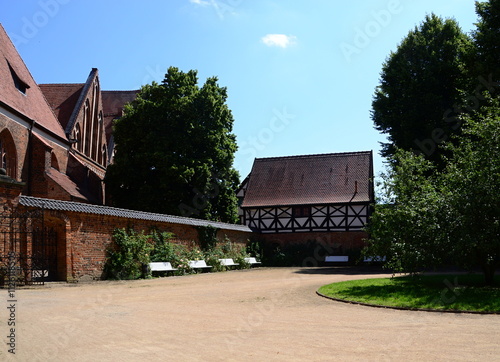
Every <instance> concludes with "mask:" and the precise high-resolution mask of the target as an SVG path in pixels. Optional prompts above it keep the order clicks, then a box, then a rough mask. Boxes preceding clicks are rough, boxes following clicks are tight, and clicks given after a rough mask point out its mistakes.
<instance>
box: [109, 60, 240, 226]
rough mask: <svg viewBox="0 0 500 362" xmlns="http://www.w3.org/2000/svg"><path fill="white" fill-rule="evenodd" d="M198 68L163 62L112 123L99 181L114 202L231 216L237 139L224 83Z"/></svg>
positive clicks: (227, 219)
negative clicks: (111, 153) (157, 78)
mask: <svg viewBox="0 0 500 362" xmlns="http://www.w3.org/2000/svg"><path fill="white" fill-rule="evenodd" d="M197 83H198V79H197V72H196V71H194V70H191V71H189V72H187V73H184V72H182V71H179V70H178V69H177V68H174V67H171V68H169V69H168V72H167V74H166V75H165V79H164V80H163V82H162V84H157V83H155V82H153V83H152V84H151V85H146V86H143V87H142V89H141V91H140V92H139V94H138V96H137V99H136V100H134V101H133V102H132V103H131V104H130V105H127V106H126V107H125V115H124V116H123V117H122V118H120V119H119V120H117V121H116V123H115V124H114V137H115V143H116V149H115V157H114V164H112V165H110V166H109V167H108V170H107V173H106V178H105V181H106V185H107V189H108V191H109V193H110V195H111V198H112V201H113V203H114V204H115V205H116V206H118V207H124V208H129V209H135V210H143V211H149V212H158V213H167V214H172V215H182V216H189V217H197V218H203V219H210V220H220V221H225V222H236V221H237V199H236V196H235V190H236V188H237V187H238V184H239V175H238V172H237V171H236V170H235V169H234V168H233V160H234V153H235V152H236V149H237V145H236V139H235V136H234V134H232V133H231V132H232V127H233V122H234V120H233V116H232V114H231V111H230V110H229V108H228V106H227V104H226V99H227V91H226V88H224V87H220V86H219V85H218V84H217V78H215V77H212V78H208V79H207V80H206V82H205V84H203V86H202V87H201V88H200V87H199V86H198V84H197Z"/></svg>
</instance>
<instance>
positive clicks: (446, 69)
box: [371, 14, 472, 161]
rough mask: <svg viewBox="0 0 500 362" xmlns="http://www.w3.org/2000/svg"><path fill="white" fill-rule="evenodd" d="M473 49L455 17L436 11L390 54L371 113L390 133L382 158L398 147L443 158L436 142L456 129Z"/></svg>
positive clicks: (379, 128) (441, 140)
mask: <svg viewBox="0 0 500 362" xmlns="http://www.w3.org/2000/svg"><path fill="white" fill-rule="evenodd" d="M471 47H472V43H471V39H470V38H469V37H468V36H467V35H466V34H465V33H463V32H462V30H461V29H460V27H459V25H458V24H457V22H456V21H455V20H453V19H445V20H443V19H442V18H440V17H438V16H436V15H434V14H432V15H428V16H426V18H425V20H424V21H423V22H422V23H421V24H420V26H417V27H415V29H414V30H412V31H410V32H409V34H408V35H407V36H406V37H405V38H404V39H403V41H402V42H401V44H400V45H399V46H398V48H397V50H396V51H395V52H392V53H391V54H390V55H389V57H388V59H387V60H386V62H385V63H384V65H383V68H382V72H381V78H380V85H379V86H378V87H377V89H376V91H375V95H374V99H373V103H372V112H371V117H372V120H373V122H374V124H375V128H376V129H377V130H379V131H380V132H382V133H384V134H387V137H388V141H389V142H387V143H384V144H383V145H382V146H383V148H382V152H381V153H382V155H383V156H385V157H388V156H391V155H393V154H394V151H395V148H396V147H397V148H401V149H404V150H413V151H418V152H419V153H423V154H424V155H425V156H426V157H427V158H428V159H430V160H433V161H436V160H439V152H437V151H438V148H437V147H436V146H437V145H438V144H439V143H441V142H443V141H444V140H446V139H447V138H448V137H449V136H450V134H451V133H452V131H453V130H455V129H456V128H457V123H456V120H455V118H454V117H452V115H453V113H454V109H455V108H456V105H457V104H459V105H460V104H462V103H463V102H462V98H463V97H464V94H463V91H466V90H467V89H468V88H469V84H470V78H469V75H468V71H467V67H466V63H467V59H468V57H469V56H470V50H471Z"/></svg>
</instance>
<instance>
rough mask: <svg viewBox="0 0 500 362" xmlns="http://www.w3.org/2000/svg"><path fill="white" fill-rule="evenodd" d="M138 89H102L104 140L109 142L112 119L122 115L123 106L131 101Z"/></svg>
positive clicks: (111, 131)
mask: <svg viewBox="0 0 500 362" xmlns="http://www.w3.org/2000/svg"><path fill="white" fill-rule="evenodd" d="M138 92H139V91H138V90H127V91H102V92H101V94H102V108H103V113H104V129H105V132H106V141H107V142H108V143H109V142H110V138H111V135H112V133H113V120H114V119H116V118H120V117H121V116H122V112H123V107H124V106H125V104H126V103H130V102H132V101H133V100H134V99H135V98H136V97H137V93H138Z"/></svg>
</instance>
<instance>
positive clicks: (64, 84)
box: [39, 83, 85, 87]
mask: <svg viewBox="0 0 500 362" xmlns="http://www.w3.org/2000/svg"><path fill="white" fill-rule="evenodd" d="M47 85H48V86H50V85H57V86H67V87H69V86H75V85H85V83H40V84H39V86H47Z"/></svg>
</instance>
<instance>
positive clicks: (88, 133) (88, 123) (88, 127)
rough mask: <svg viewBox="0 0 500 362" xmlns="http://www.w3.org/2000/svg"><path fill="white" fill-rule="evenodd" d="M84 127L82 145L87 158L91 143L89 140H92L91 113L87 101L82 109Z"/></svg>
mask: <svg viewBox="0 0 500 362" xmlns="http://www.w3.org/2000/svg"><path fill="white" fill-rule="evenodd" d="M84 112H85V113H84V118H83V119H84V120H85V121H84V127H85V141H84V144H85V148H84V151H83V152H84V153H85V154H86V155H87V156H90V143H91V140H92V138H91V137H92V113H91V109H90V102H89V100H88V99H87V101H86V102H85V108H84Z"/></svg>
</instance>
